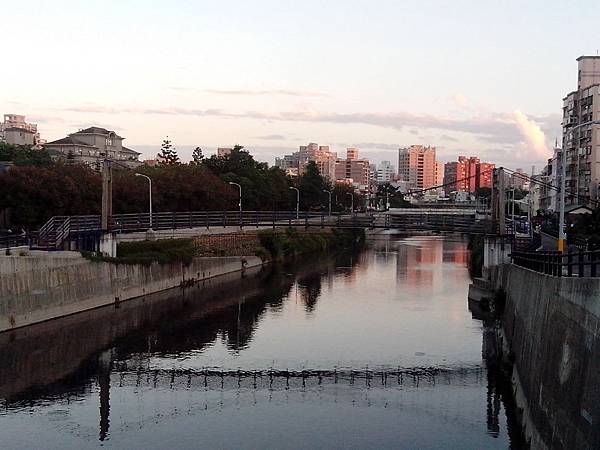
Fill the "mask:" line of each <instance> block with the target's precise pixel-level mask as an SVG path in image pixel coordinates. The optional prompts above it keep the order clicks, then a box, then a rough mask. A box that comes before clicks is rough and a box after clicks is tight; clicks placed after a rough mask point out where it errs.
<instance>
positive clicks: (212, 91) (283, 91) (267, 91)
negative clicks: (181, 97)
mask: <svg viewBox="0 0 600 450" xmlns="http://www.w3.org/2000/svg"><path fill="white" fill-rule="evenodd" d="M204 92H208V93H209V94H217V95H252V96H262V95H289V96H292V97H330V95H329V94H326V93H324V92H314V91H296V90H291V89H264V90H245V89H232V90H227V89H205V90H204Z"/></svg>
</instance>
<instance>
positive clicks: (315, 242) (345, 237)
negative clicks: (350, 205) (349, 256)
mask: <svg viewBox="0 0 600 450" xmlns="http://www.w3.org/2000/svg"><path fill="white" fill-rule="evenodd" d="M259 238H260V243H261V246H262V249H263V250H264V251H262V250H260V249H259V252H257V253H256V255H257V256H260V257H261V258H262V259H263V260H264V259H265V258H267V259H274V260H277V259H284V258H290V257H295V256H298V255H301V254H306V253H314V252H319V251H325V250H329V249H334V248H335V249H341V248H351V247H353V246H356V245H361V244H362V243H364V241H365V232H364V230H363V229H351V230H340V229H332V230H331V231H328V232H312V233H311V232H307V233H305V232H298V230H296V229H294V228H291V227H290V228H287V229H286V230H285V231H263V232H260V233H259Z"/></svg>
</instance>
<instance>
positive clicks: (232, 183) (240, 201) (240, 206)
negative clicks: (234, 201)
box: [229, 181, 242, 217]
mask: <svg viewBox="0 0 600 450" xmlns="http://www.w3.org/2000/svg"><path fill="white" fill-rule="evenodd" d="M229 184H231V185H232V186H237V187H238V189H239V190H240V197H239V202H238V208H239V210H240V217H241V215H242V186H241V185H239V184H238V183H234V182H233V181H230V182H229Z"/></svg>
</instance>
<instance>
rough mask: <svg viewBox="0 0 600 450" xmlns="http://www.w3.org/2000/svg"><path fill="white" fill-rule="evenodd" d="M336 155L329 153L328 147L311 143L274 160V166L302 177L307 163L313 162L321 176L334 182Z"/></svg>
mask: <svg viewBox="0 0 600 450" xmlns="http://www.w3.org/2000/svg"><path fill="white" fill-rule="evenodd" d="M336 160H337V154H336V153H334V152H331V151H330V149H329V146H328V145H319V144H315V143H314V142H311V143H310V144H308V145H301V146H300V148H299V150H298V151H297V152H294V153H292V154H291V155H285V156H284V157H283V158H276V159H275V165H276V166H277V167H279V168H280V169H282V170H284V171H286V172H287V173H289V174H297V175H302V174H303V173H304V169H305V167H306V165H307V164H308V162H309V161H314V162H315V164H316V165H317V167H318V168H319V173H320V174H321V176H323V177H325V178H327V179H328V180H330V181H333V180H335V166H336Z"/></svg>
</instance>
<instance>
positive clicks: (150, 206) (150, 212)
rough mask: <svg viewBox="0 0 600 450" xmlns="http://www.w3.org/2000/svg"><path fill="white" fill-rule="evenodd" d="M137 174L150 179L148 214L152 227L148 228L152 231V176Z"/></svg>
mask: <svg viewBox="0 0 600 450" xmlns="http://www.w3.org/2000/svg"><path fill="white" fill-rule="evenodd" d="M135 176H136V177H143V178H145V179H146V180H148V204H149V208H148V211H149V213H148V214H149V216H150V228H148V230H150V231H152V178H150V177H149V176H148V175H144V174H143V173H136V174H135Z"/></svg>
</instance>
